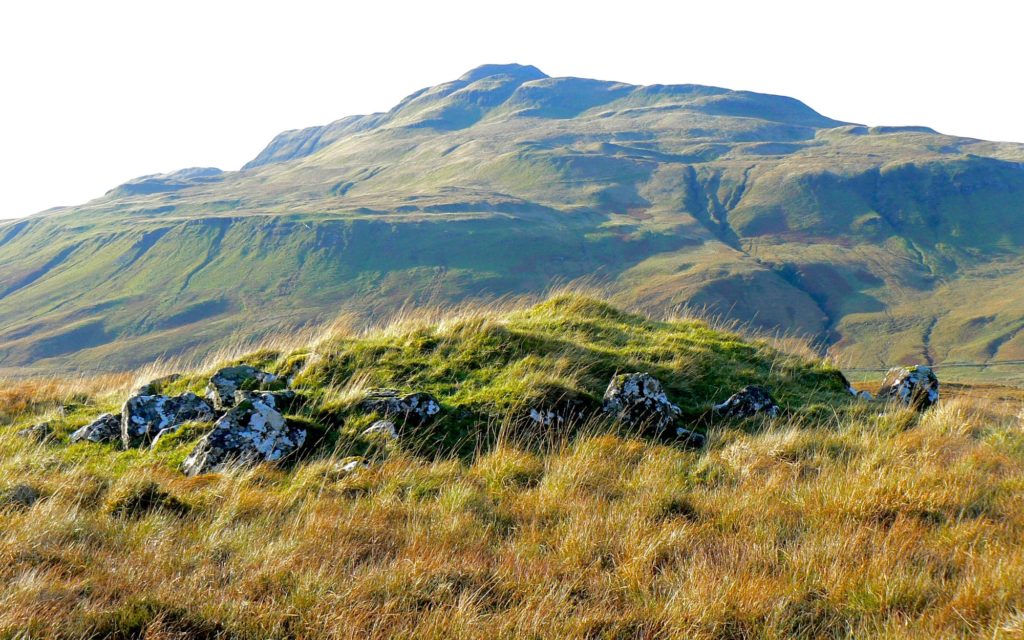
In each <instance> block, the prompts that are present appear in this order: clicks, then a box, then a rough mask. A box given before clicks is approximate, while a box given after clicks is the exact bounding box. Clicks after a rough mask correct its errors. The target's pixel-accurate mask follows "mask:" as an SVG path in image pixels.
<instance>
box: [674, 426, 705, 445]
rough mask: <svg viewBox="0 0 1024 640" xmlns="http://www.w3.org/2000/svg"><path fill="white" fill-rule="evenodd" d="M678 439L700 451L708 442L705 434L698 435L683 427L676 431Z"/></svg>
mask: <svg viewBox="0 0 1024 640" xmlns="http://www.w3.org/2000/svg"><path fill="white" fill-rule="evenodd" d="M676 437H677V438H679V439H680V440H682V441H683V444H685V445H686V446H688V447H693V448H694V449H700V448H701V447H703V446H704V444H705V443H706V442H707V437H706V436H705V435H704V434H703V433H697V432H696V431H690V430H689V429H683V428H682V427H678V428H677V429H676Z"/></svg>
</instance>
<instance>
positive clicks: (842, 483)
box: [0, 309, 1024, 640]
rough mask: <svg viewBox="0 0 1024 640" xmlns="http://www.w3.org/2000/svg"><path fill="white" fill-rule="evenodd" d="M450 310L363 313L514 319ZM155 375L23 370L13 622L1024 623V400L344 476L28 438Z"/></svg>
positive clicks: (408, 632)
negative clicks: (50, 420) (59, 375)
mask: <svg viewBox="0 0 1024 640" xmlns="http://www.w3.org/2000/svg"><path fill="white" fill-rule="evenodd" d="M440 318H441V316H437V317H432V316H431V317H427V316H419V317H413V316H409V317H403V318H399V319H397V320H395V321H394V323H390V324H388V325H387V326H385V327H378V328H377V329H374V330H373V331H372V332H371V333H370V334H366V333H363V335H371V336H372V337H374V339H377V338H379V339H382V340H383V339H393V340H404V339H414V338H415V335H416V330H417V327H420V326H422V323H424V322H433V323H434V324H435V326H438V327H439V330H438V331H437V332H436V334H431V335H432V336H435V335H436V336H437V337H439V339H440V340H441V341H443V340H445V339H447V338H446V336H448V337H451V339H453V340H454V339H455V338H456V337H457V336H458V335H459V334H460V332H469V333H471V334H473V335H476V334H479V333H480V332H481V331H482V330H483V329H484V328H486V326H488V323H499V324H500V322H499V321H498V320H495V318H494V316H493V315H490V314H487V313H485V312H483V311H480V312H476V311H473V310H472V309H469V310H462V311H460V312H459V313H457V314H455V315H454V316H453V314H452V312H451V310H449V311H448V312H447V315H445V316H444V319H443V320H441V319H440ZM399 327H401V330H399ZM566 330H567V331H569V330H572V327H567V328H566ZM332 331H335V333H332V334H331V337H330V338H327V337H325V336H323V335H322V334H321V335H319V336H313V334H310V336H313V340H314V341H319V346H317V347H316V350H317V351H318V352H323V353H325V354H328V353H329V352H330V351H331V350H332V349H337V348H338V347H337V345H338V341H339V340H343V339H351V338H353V337H354V336H356V335H358V334H359V333H360V332H364V330H362V329H359V330H356V329H353V328H352V327H351V326H350V325H346V326H345V327H343V328H340V329H335V330H332ZM305 337H307V338H308V337H309V336H305ZM290 344H291V343H289V345H290ZM289 348H291V347H290V346H289ZM437 348H439V349H441V348H443V345H442V347H437ZM567 353H568V352H567ZM235 356H236V354H229V357H226V359H228V360H230V359H232V358H234V357H235ZM679 358H680V359H681V360H680V362H677V363H675V364H673V365H671V366H673V367H675V366H677V365H678V368H677V369H673V370H679V371H690V370H691V369H688V367H690V366H693V367H696V365H695V364H692V365H691V364H688V363H689V361H688V360H686V358H687V356H685V355H680V356H679ZM550 362H553V363H555V365H554V369H555V371H554V373H553V375H554V376H555V377H557V378H558V380H560V381H562V382H564V381H565V380H566V379H567V378H569V379H571V378H572V377H573V376H576V375H578V376H583V375H584V373H583V372H577V371H576V369H575V367H576V364H575V363H574V361H573V360H572V359H571V358H569V357H568V356H566V358H565V359H564V360H559V359H557V358H554V359H552V360H550ZM515 366H518V367H521V369H514V370H513V371H512V375H513V377H515V378H516V379H520V378H521V379H523V380H524V383H523V385H524V389H525V388H526V387H531V386H537V385H540V386H543V385H544V384H545V383H546V381H545V380H543V379H541V378H538V377H537V376H539V375H540V374H539V373H538V372H537V370H536V369H533V368H531V367H530V366H529V363H527V364H517V365H515ZM666 366H668V365H666ZM170 369H173V367H164V366H162V365H161V366H160V367H155V368H154V369H152V370H150V371H147V372H145V375H144V376H142V377H147V376H150V375H152V374H156V373H164V372H167V371H169V370H170ZM693 371H696V369H693ZM531 376H533V377H531ZM136 377H138V376H135V375H133V374H125V375H123V376H111V377H108V378H96V379H88V378H83V379H80V380H74V381H70V382H61V381H56V380H45V381H44V380H36V381H21V382H13V383H7V384H4V385H3V386H2V387H0V637H12V638H14V637H19V638H20V637H24V638H37V637H38V638H91V637H95V638H101V637H120V638H130V637H144V638H220V637H224V638H366V637H370V638H391V637H409V638H413V637H415V638H509V639H511V638H665V639H668V638H697V639H704V638H706V639H716V640H717V639H726V638H779V639H781V638H858V639H860V638H971V637H986V638H1021V637H1024V500H1022V499H1021V496H1022V494H1024V424H1022V419H1021V416H1020V410H1021V406H1022V404H1024V403H1020V402H1018V403H1017V404H1016V405H1014V404H1013V403H1010V402H999V403H990V402H988V401H987V400H986V399H985V398H978V397H966V396H965V397H958V398H956V399H952V400H947V401H944V402H943V403H941V404H940V405H939V406H937V407H935V408H933V409H932V410H929V411H928V412H925V413H923V414H917V413H915V412H912V411H907V410H901V409H899V408H897V407H895V406H892V405H886V404H884V403H865V404H863V405H853V406H851V408H848V409H847V410H844V411H834V412H827V411H822V412H816V413H813V412H812V413H809V414H806V415H803V417H799V416H798V419H791V418H790V417H786V416H783V417H780V418H777V419H772V420H767V421H762V422H756V423H715V424H713V425H711V427H710V429H709V430H708V433H707V435H708V443H707V446H706V447H704V448H702V449H699V450H693V449H686V448H683V447H681V446H677V445H675V444H672V443H666V442H660V441H657V440H652V439H649V438H642V437H640V436H639V435H632V434H629V433H623V432H622V431H621V430H619V429H616V428H613V427H612V426H610V425H608V424H605V423H601V422H593V423H590V424H588V425H586V426H585V427H583V428H581V429H579V430H578V431H576V432H573V433H571V434H560V435H559V434H555V435H551V436H550V437H548V438H544V439H536V438H532V439H531V438H524V437H522V434H520V433H518V432H517V431H516V430H515V429H513V428H512V426H513V425H512V423H511V422H509V423H507V424H495V425H492V428H493V429H495V430H496V432H497V438H496V439H495V441H494V442H495V444H494V445H493V446H490V447H487V448H480V449H479V450H478V451H476V453H475V454H474V455H469V456H445V455H435V456H433V457H430V456H427V457H425V456H422V455H417V454H416V452H410V451H406V450H403V449H401V448H395V449H393V450H389V451H387V452H385V453H383V454H381V455H380V456H379V457H378V458H376V459H375V460H374V464H372V465H371V466H369V467H365V468H363V467H361V468H358V469H356V470H354V471H346V470H343V469H342V466H343V463H344V462H346V461H347V460H348V456H349V453H350V452H348V451H344V450H341V449H338V450H331V451H326V452H323V453H322V454H321V455H319V456H317V457H314V458H311V459H309V460H305V461H300V462H298V463H296V464H294V465H292V466H285V467H271V466H257V467H254V468H248V469H237V470H232V471H227V472H224V473H220V474H210V475H202V476H198V477H194V478H187V477H184V476H183V475H181V474H180V473H179V472H178V471H177V470H176V469H175V468H174V466H173V465H172V464H169V462H168V460H167V459H165V458H162V457H161V456H160V455H159V452H156V453H154V452H138V451H127V452H118V451H114V450H113V449H112V448H109V449H108V448H104V447H101V446H99V445H96V446H92V445H84V444H80V445H73V446H71V447H68V446H67V445H63V444H57V445H54V444H45V443H44V444H39V443H36V442H31V441H28V440H26V439H25V438H22V437H19V436H17V435H16V433H15V431H16V429H17V427H18V426H20V425H21V424H24V423H26V422H29V421H32V420H35V419H37V418H39V419H41V418H42V417H43V416H45V415H46V414H47V412H52V411H58V410H59V408H60V407H62V406H64V404H66V403H69V402H73V403H77V404H86V405H89V406H92V405H93V404H101V403H102V398H103V397H105V396H104V394H113V395H116V394H118V393H123V389H125V388H126V386H128V385H130V384H132V383H134V382H135V381H136ZM371 383H372V380H371V375H370V373H369V372H367V373H365V374H357V375H354V376H351V377H350V378H348V379H346V380H336V381H332V382H331V385H332V386H329V387H328V388H326V389H324V390H322V391H323V395H322V398H321V401H322V403H323V404H324V405H325V406H326V405H346V404H351V403H354V402H356V400H357V399H358V398H359V397H360V394H361V393H363V392H364V391H365V390H366V389H367V388H368V387H369V386H371ZM815 416H817V417H815ZM90 447H91V448H90ZM19 486H27V487H30V488H31V489H32V490H33V491H35V492H37V493H38V496H37V498H36V499H34V500H29V501H17V500H14V499H13V498H12V497H11V496H12V495H13V494H12V493H11V492H12V490H13V489H15V488H16V487H19Z"/></svg>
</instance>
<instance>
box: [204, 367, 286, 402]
mask: <svg viewBox="0 0 1024 640" xmlns="http://www.w3.org/2000/svg"><path fill="white" fill-rule="evenodd" d="M277 379H278V378H277V376H275V375H274V374H272V373H267V372H266V371H260V370H259V369H257V368H256V367H252V366H249V365H247V364H242V365H238V366H234V367H225V368H223V369H221V370H219V371H217V373H215V374H213V376H212V377H211V378H210V383H209V384H208V385H207V387H206V397H207V398H208V399H209V400H210V401H211V402H212V403H213V408H214V409H216V410H217V411H227V410H228V409H230V408H231V407H233V406H235V392H236V391H245V390H254V389H266V387H267V385H270V384H271V383H273V382H276V381H277Z"/></svg>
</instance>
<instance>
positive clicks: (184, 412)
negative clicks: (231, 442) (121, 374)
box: [121, 393, 216, 448]
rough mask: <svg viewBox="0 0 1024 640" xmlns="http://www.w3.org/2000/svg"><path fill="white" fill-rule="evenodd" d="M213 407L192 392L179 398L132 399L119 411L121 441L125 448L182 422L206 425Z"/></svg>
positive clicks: (151, 437) (144, 397) (146, 442)
mask: <svg viewBox="0 0 1024 640" xmlns="http://www.w3.org/2000/svg"><path fill="white" fill-rule="evenodd" d="M215 417H216V416H215V415H214V413H213V408H212V407H211V406H210V405H209V404H208V403H207V402H206V401H205V400H203V399H202V398H200V397H199V396H197V395H196V394H194V393H183V394H182V395H180V396H174V397H170V396H134V397H132V398H129V399H128V401H127V402H125V403H124V407H122V409H121V440H122V441H123V442H124V446H125V447H126V448H132V447H138V446H140V445H143V444H148V443H150V442H152V441H153V439H154V438H155V437H156V436H157V434H158V433H160V432H161V431H164V430H166V429H175V428H177V427H178V426H180V425H181V424H183V423H185V422H208V421H210V420H213V419H214V418H215Z"/></svg>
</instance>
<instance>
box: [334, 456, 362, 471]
mask: <svg viewBox="0 0 1024 640" xmlns="http://www.w3.org/2000/svg"><path fill="white" fill-rule="evenodd" d="M369 468H370V463H369V462H367V461H366V459H365V458H352V459H348V460H343V461H342V462H340V463H339V464H338V471H339V472H341V473H344V474H349V473H355V472H356V471H359V470H360V469H369Z"/></svg>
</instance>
